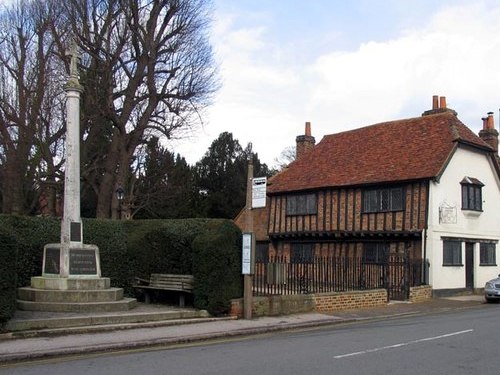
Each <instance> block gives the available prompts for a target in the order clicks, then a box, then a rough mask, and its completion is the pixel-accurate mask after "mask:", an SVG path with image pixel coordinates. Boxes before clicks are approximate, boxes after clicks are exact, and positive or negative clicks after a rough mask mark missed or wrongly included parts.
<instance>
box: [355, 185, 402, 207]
mask: <svg viewBox="0 0 500 375" xmlns="http://www.w3.org/2000/svg"><path fill="white" fill-rule="evenodd" d="M403 201H404V194H403V188H402V187H395V188H384V189H373V190H365V191H364V192H363V212H388V211H403Z"/></svg>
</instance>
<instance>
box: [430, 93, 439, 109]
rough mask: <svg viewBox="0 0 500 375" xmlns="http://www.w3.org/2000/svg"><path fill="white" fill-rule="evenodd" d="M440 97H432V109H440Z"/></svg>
mask: <svg viewBox="0 0 500 375" xmlns="http://www.w3.org/2000/svg"><path fill="white" fill-rule="evenodd" d="M438 102H439V96H437V95H433V96H432V109H438V108H439V103H438Z"/></svg>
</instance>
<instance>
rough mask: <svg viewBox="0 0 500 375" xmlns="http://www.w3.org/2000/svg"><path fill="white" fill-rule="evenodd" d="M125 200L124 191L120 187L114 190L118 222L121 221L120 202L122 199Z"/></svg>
mask: <svg viewBox="0 0 500 375" xmlns="http://www.w3.org/2000/svg"><path fill="white" fill-rule="evenodd" d="M124 198H125V190H123V188H122V187H121V186H118V188H117V189H116V199H118V210H119V211H118V218H119V220H121V219H122V202H123V199H124Z"/></svg>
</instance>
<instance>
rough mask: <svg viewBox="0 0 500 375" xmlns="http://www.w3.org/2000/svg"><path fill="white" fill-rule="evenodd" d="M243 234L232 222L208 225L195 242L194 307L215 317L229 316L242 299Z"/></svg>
mask: <svg viewBox="0 0 500 375" xmlns="http://www.w3.org/2000/svg"><path fill="white" fill-rule="evenodd" d="M240 249H241V232H240V230H239V228H238V227H236V226H235V225H234V224H233V223H232V222H229V221H224V222H212V223H209V224H208V225H207V226H206V228H205V230H204V232H203V233H201V234H200V235H199V236H197V237H196V238H195V240H194V242H193V250H194V253H195V257H196V262H194V263H193V275H194V280H195V283H194V305H195V306H196V307H197V308H199V309H205V310H208V311H209V312H210V313H211V314H213V315H221V314H226V313H228V312H229V308H230V305H231V299H233V298H238V297H240V296H241V295H242V292H243V284H242V277H241V251H240Z"/></svg>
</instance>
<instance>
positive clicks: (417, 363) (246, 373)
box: [0, 304, 500, 375]
mask: <svg viewBox="0 0 500 375" xmlns="http://www.w3.org/2000/svg"><path fill="white" fill-rule="evenodd" d="M499 318H500V304H493V305H481V306H479V307H478V308H474V309H467V310H460V311H453V312H447V313H441V314H434V315H422V316H413V317H406V318H399V319H389V320H382V321H372V322H368V323H355V324H344V325H338V326H332V327H328V328H325V327H322V328H318V329H310V330H304V331H297V332H288V333H274V334H269V335H262V336H258V337H250V338H245V339H238V340H232V341H221V342H216V343H205V344H199V345H195V346H190V347H177V348H169V349H155V350H150V351H140V352H126V353H120V354H103V355H101V356H89V357H81V358H70V359H68V358H63V359H59V360H58V359H52V360H48V361H44V362H35V363H31V364H19V365H10V366H9V367H0V374H36V375H44V374H50V375H58V374H64V375H66V374H72V375H79V374H85V375H89V374H117V375H118V374H120V375H127V374H134V375H136V374H140V375H149V374H172V375H184V374H186V375H188V374H189V375H196V374H217V375H225V374H227V375H250V374H251V375H257V374H258V375H265V374H280V375H281V374H287V375H294V374H314V375H321V374H328V375H331V374H335V375H340V374H346V375H349V374H353V375H354V374H355V375H360V374H370V375H376V374H381V375H382V374H383V375H389V374H405V375H413V374H418V375H422V374H426V375H428V374H440V375H442V374H453V375H460V374H481V375H487V374H491V375H493V374H495V375H496V374H499V373H500V369H499V368H498V367H499V366H500V364H499V363H498V360H497V358H498V357H499V356H500V338H499V333H500V327H499V324H498V322H499Z"/></svg>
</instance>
